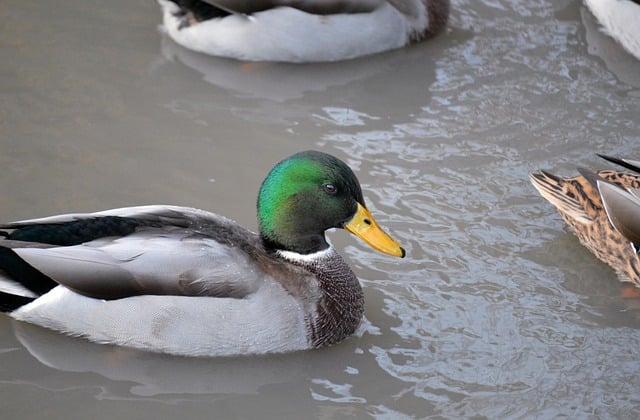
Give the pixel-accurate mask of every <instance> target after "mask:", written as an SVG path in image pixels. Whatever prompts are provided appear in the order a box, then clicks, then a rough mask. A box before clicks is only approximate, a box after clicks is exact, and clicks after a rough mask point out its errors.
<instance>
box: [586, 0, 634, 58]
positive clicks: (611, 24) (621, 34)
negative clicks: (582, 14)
mask: <svg viewBox="0 0 640 420" xmlns="http://www.w3.org/2000/svg"><path fill="white" fill-rule="evenodd" d="M585 3H586V5H587V7H588V8H589V10H591V13H593V15H594V16H595V17H596V19H597V20H598V22H599V23H600V24H601V25H602V26H603V28H604V30H605V32H606V33H607V34H609V35H610V36H611V37H613V38H614V39H615V40H616V41H618V42H619V43H620V45H622V47H623V48H624V49H625V50H627V51H628V52H629V53H630V54H632V55H633V56H634V57H636V58H637V59H638V60H640V1H637V0H585Z"/></svg>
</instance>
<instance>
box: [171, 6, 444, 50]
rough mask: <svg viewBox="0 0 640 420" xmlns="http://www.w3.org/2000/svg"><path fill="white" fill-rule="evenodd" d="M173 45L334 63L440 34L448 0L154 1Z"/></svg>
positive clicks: (192, 48)
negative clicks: (156, 2) (160, 12)
mask: <svg viewBox="0 0 640 420" xmlns="http://www.w3.org/2000/svg"><path fill="white" fill-rule="evenodd" d="M158 3H159V5H160V7H161V8H162V15H163V26H164V29H165V30H166V32H167V33H168V35H169V36H170V37H171V38H172V39H173V40H174V41H175V42H177V43H178V44H180V45H182V46H183V47H186V48H189V49H191V50H194V51H198V52H202V53H205V54H209V55H214V56H221V57H231V58H236V59H240V60H249V61H283V62H319V61H337V60H345V59H349V58H354V57H359V56H363V55H368V54H373V53H378V52H382V51H387V50H391V49H395V48H400V47H403V46H405V45H408V44H411V43H414V42H418V41H421V40H424V39H427V38H430V37H433V36H435V35H436V34H438V33H439V32H441V31H442V30H443V29H444V27H445V26H446V24H447V20H448V18H449V0H158Z"/></svg>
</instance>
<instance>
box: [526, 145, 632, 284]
mask: <svg viewBox="0 0 640 420" xmlns="http://www.w3.org/2000/svg"><path fill="white" fill-rule="evenodd" d="M602 157H603V158H605V159H607V160H610V161H612V162H615V163H618V164H620V165H622V166H625V167H626V168H627V169H629V170H630V171H631V172H628V171H615V170H600V171H597V172H590V171H588V170H586V169H579V171H580V173H581V174H582V175H581V176H577V177H571V178H561V177H557V176H555V175H552V174H550V173H548V172H545V171H538V172H535V173H532V174H530V179H531V182H532V183H533V185H534V187H535V188H536V189H537V190H538V192H540V194H541V195H542V196H543V197H544V198H545V199H547V200H548V201H549V202H550V203H551V204H553V205H554V206H555V207H556V209H557V210H558V211H559V213H560V215H561V216H562V218H563V219H564V220H565V222H566V223H567V225H569V226H570V227H571V229H572V231H573V232H574V233H575V234H576V236H577V237H578V239H579V240H580V243H581V244H582V245H584V246H585V247H586V248H588V249H589V250H590V251H591V252H592V253H593V254H594V255H595V256H596V257H597V258H598V259H600V260H601V261H603V262H604V263H606V264H608V265H609V266H611V267H612V268H613V269H614V270H615V271H616V273H617V274H618V276H619V278H620V279H621V280H622V281H627V282H631V283H633V284H634V285H635V286H637V287H640V255H639V253H638V252H639V250H640V162H635V161H631V160H627V159H618V158H611V157H607V156H602Z"/></svg>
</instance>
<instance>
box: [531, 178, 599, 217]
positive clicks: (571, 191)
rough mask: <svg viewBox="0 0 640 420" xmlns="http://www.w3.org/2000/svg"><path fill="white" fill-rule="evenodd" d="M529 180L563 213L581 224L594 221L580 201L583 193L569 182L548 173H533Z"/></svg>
mask: <svg viewBox="0 0 640 420" xmlns="http://www.w3.org/2000/svg"><path fill="white" fill-rule="evenodd" d="M529 179H530V180H531V183H532V184H533V186H534V187H535V188H536V190H538V192H539V193H540V195H542V197H544V198H545V199H546V200H547V201H549V202H550V203H551V204H553V205H554V206H555V207H556V208H557V209H558V210H559V211H560V212H561V213H563V214H566V215H567V216H569V217H571V218H572V219H574V220H576V221H578V222H581V223H590V222H592V221H593V219H592V218H591V216H589V214H588V213H587V211H586V210H585V207H584V204H583V203H582V202H581V201H580V197H581V196H583V195H584V194H582V192H581V191H580V190H579V189H578V188H577V186H576V185H574V184H572V183H571V182H570V181H569V180H566V179H563V178H560V177H558V176H555V175H553V174H551V173H549V172H546V171H538V172H532V173H530V174H529Z"/></svg>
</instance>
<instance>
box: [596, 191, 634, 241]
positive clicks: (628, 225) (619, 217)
mask: <svg viewBox="0 0 640 420" xmlns="http://www.w3.org/2000/svg"><path fill="white" fill-rule="evenodd" d="M597 186H598V190H599V191H600V197H601V198H602V203H603V205H604V208H605V211H606V213H607V217H608V218H609V221H610V222H611V224H612V225H613V226H614V227H615V228H616V230H617V231H618V232H620V234H621V235H622V236H624V237H625V238H627V239H628V240H629V241H631V243H633V244H634V247H635V249H636V250H638V249H640V198H638V197H637V196H636V195H635V194H633V193H631V192H629V191H627V190H624V189H622V188H620V187H618V186H617V185H614V184H611V183H608V182H603V181H597Z"/></svg>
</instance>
